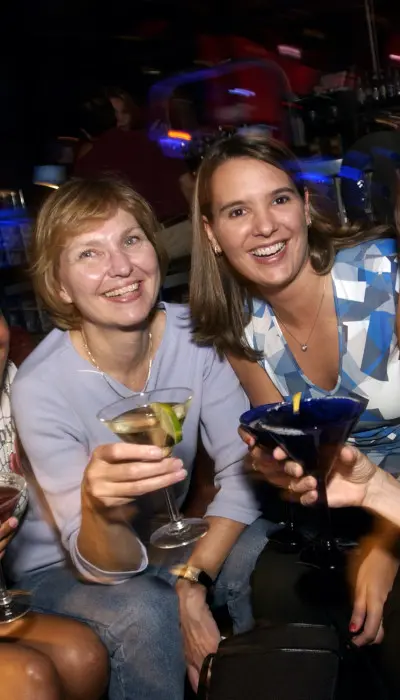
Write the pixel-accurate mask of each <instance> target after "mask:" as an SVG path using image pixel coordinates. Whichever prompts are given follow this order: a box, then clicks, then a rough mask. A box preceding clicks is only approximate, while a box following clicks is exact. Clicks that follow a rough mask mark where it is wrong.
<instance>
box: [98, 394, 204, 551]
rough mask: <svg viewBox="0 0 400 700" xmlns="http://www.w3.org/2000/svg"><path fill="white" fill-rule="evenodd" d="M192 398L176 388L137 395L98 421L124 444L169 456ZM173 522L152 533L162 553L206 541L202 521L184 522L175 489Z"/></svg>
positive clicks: (170, 504) (170, 502)
mask: <svg viewBox="0 0 400 700" xmlns="http://www.w3.org/2000/svg"><path fill="white" fill-rule="evenodd" d="M191 398H192V391H191V389H187V388H174V389H159V390H155V391H149V392H142V393H140V394H134V395H133V396H130V397H128V398H126V399H122V400H120V401H116V402H115V403H113V404H111V405H110V406H107V407H106V408H104V409H103V410H102V411H100V413H99V414H98V416H97V417H98V418H99V420H100V421H101V422H102V423H105V424H106V425H107V427H108V428H110V430H112V431H113V433H115V435H118V437H119V438H120V439H121V440H123V442H130V443H135V444H137V445H157V447H163V448H167V449H168V451H169V454H171V453H172V450H173V448H174V446H175V445H177V444H178V443H179V442H181V440H182V426H183V422H184V420H185V418H186V415H187V412H188V410H189V406H190V401H191ZM164 493H165V500H166V502H167V508H168V514H169V518H170V522H169V523H168V524H167V525H163V526H162V527H160V528H159V529H158V530H156V531H155V532H153V534H152V536H151V538H150V542H151V544H153V545H154V546H155V547H159V548H160V549H173V548H174V547H184V546H185V545H187V544H190V543H191V542H195V541H196V540H198V539H200V538H201V537H204V535H205V534H206V533H207V531H208V524H207V523H206V521H205V520H203V519H202V518H183V517H182V515H181V514H180V512H179V510H178V508H177V505H176V502H175V498H174V495H173V492H172V488H166V489H164Z"/></svg>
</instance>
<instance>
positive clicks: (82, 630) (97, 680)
mask: <svg viewBox="0 0 400 700" xmlns="http://www.w3.org/2000/svg"><path fill="white" fill-rule="evenodd" d="M58 667H59V669H60V675H61V676H62V678H63V682H64V686H65V687H67V688H68V690H69V693H70V695H71V696H72V697H74V698H75V697H76V698H81V697H82V698H92V697H99V696H100V695H101V694H102V693H103V692H104V691H105V689H106V687H107V682H108V670H109V659H108V654H107V650H106V648H105V647H104V646H103V644H102V643H101V641H100V640H99V639H98V637H97V636H96V635H95V634H94V632H92V630H91V629H90V628H89V627H87V626H85V625H83V624H82V625H80V627H79V629H77V630H72V631H71V632H69V633H68V634H67V635H65V636H64V638H63V646H62V658H61V659H58Z"/></svg>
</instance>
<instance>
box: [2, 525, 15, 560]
mask: <svg viewBox="0 0 400 700" xmlns="http://www.w3.org/2000/svg"><path fill="white" fill-rule="evenodd" d="M17 527H18V520H17V518H14V517H12V518H9V519H8V520H6V522H5V523H3V525H1V526H0V555H1V554H2V553H3V552H4V550H5V548H6V547H7V545H8V543H9V541H10V540H11V539H12V537H13V535H14V533H15V530H16V529H17Z"/></svg>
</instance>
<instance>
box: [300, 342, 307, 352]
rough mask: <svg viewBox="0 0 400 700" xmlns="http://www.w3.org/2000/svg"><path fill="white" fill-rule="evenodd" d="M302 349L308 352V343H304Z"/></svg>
mask: <svg viewBox="0 0 400 700" xmlns="http://www.w3.org/2000/svg"><path fill="white" fill-rule="evenodd" d="M301 349H302V351H303V352H307V350H308V345H307V344H306V343H304V345H302V346H301Z"/></svg>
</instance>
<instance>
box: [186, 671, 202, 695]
mask: <svg viewBox="0 0 400 700" xmlns="http://www.w3.org/2000/svg"><path fill="white" fill-rule="evenodd" d="M187 674H188V677H189V681H190V685H191V686H192V688H193V690H194V692H195V693H197V688H198V685H199V672H198V670H197V669H196V668H195V667H194V666H192V665H190V666H188V667H187Z"/></svg>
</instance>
